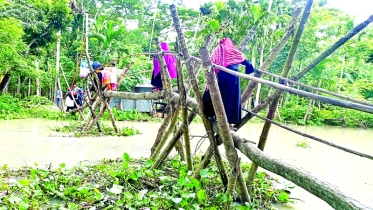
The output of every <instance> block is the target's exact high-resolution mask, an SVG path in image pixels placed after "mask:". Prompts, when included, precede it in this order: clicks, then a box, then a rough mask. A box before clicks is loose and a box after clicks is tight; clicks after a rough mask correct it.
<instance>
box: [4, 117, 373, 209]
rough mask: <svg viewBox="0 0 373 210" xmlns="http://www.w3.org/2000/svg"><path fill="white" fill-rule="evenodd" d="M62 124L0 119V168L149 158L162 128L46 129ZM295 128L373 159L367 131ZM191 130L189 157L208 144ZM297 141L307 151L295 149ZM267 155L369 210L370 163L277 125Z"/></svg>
mask: <svg viewBox="0 0 373 210" xmlns="http://www.w3.org/2000/svg"><path fill="white" fill-rule="evenodd" d="M61 124H62V123H61V122H57V121H47V120H38V119H31V120H30V119H27V120H11V121H4V120H0V165H4V164H8V165H9V167H11V168H15V167H20V166H24V165H33V164H34V163H38V164H39V165H45V164H50V163H52V165H55V166H57V165H58V164H60V163H66V165H67V166H70V167H71V166H73V165H75V164H78V163H79V162H80V161H89V162H91V161H96V160H101V159H103V158H118V157H122V155H123V152H127V153H128V154H130V156H131V157H149V155H150V148H151V147H152V145H153V142H154V139H155V137H156V135H157V132H158V129H159V127H160V125H161V124H160V123H150V122H147V123H144V122H141V123H136V122H117V125H118V126H119V127H124V126H129V127H134V128H137V129H139V130H140V132H141V133H142V134H141V135H135V136H132V137H84V138H74V137H69V135H66V134H60V133H55V132H53V131H51V130H50V129H49V127H54V126H57V125H58V126H60V125H61ZM65 124H66V123H65ZM262 127H263V125H262V124H248V125H246V126H245V127H244V128H243V129H241V130H239V132H238V133H239V134H240V135H241V136H243V137H245V138H246V139H249V140H252V141H255V142H257V141H258V139H259V136H260V132H261V129H262ZM294 128H295V129H297V130H299V131H301V132H305V133H308V134H311V135H315V136H317V137H320V138H322V139H325V140H328V141H331V142H333V143H336V144H339V145H341V146H344V147H347V148H350V149H354V150H357V151H360V152H363V153H366V154H371V155H372V154H373V130H371V129H370V130H369V129H352V128H341V127H303V126H300V127H294ZM190 131H191V135H194V136H196V137H195V138H193V139H192V148H193V151H192V153H195V152H196V153H197V154H201V153H203V152H204V151H205V150H206V149H207V147H208V141H207V140H206V141H205V142H203V143H202V142H201V138H200V137H199V136H203V135H205V131H204V128H203V126H202V124H197V125H195V124H193V125H192V126H191V129H190ZM63 135H64V136H66V137H63ZM299 142H302V144H306V145H307V146H308V147H307V148H303V147H298V146H297V144H299ZM219 149H220V151H221V153H222V155H223V157H224V148H223V147H222V146H221V147H220V148H219ZM265 153H266V154H268V155H271V156H272V157H275V158H278V159H281V160H283V161H285V162H287V163H289V164H292V165H295V166H298V167H302V168H303V169H305V170H307V171H309V172H310V173H312V174H313V175H314V176H316V177H318V178H320V179H322V180H325V181H327V182H329V183H331V184H333V185H335V186H338V187H339V189H340V190H342V191H345V192H346V193H347V194H348V195H350V196H352V197H354V198H355V199H357V200H359V201H361V202H362V203H364V204H365V205H368V206H370V207H372V208H373V179H372V174H373V162H372V161H371V160H368V159H365V158H361V157H358V156H356V155H352V154H349V153H346V152H343V151H340V150H337V149H335V148H332V147H329V146H326V145H323V144H321V143H318V142H315V141H312V140H310V139H305V138H304V137H302V136H298V135H296V134H293V133H291V132H289V131H286V130H283V129H281V128H278V127H276V126H273V127H272V128H271V131H270V134H269V138H268V142H267V146H266V148H265ZM173 154H175V152H174V151H173ZM241 157H242V160H243V161H249V160H248V158H246V157H245V156H243V155H241ZM259 170H263V169H259ZM269 174H271V175H272V176H274V177H276V178H278V179H279V181H280V182H281V183H289V182H288V181H286V180H284V179H283V178H281V177H279V176H277V175H275V174H273V173H270V172H269ZM290 197H293V198H299V199H301V200H303V201H304V202H302V201H299V200H295V204H290V205H288V206H287V207H282V206H277V208H279V209H302V210H311V209H312V210H314V209H322V210H324V209H325V210H328V209H332V208H331V207H330V206H329V205H328V204H326V203H325V202H324V201H322V200H321V199H319V198H317V197H315V196H313V195H311V194H310V193H308V192H307V191H305V190H303V189H302V188H300V187H296V188H295V189H293V190H292V191H291V196H290Z"/></svg>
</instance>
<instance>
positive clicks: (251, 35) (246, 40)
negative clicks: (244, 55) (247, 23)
mask: <svg viewBox="0 0 373 210" xmlns="http://www.w3.org/2000/svg"><path fill="white" fill-rule="evenodd" d="M256 28H257V27H256V25H254V26H253V27H252V28H251V29H250V31H249V33H247V34H246V36H245V38H244V39H243V40H242V42H241V43H240V45H238V51H241V52H242V51H243V50H244V49H245V47H246V45H247V43H249V42H250V41H251V40H252V39H253V38H254V34H255V32H256Z"/></svg>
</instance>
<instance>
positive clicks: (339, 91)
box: [338, 55, 346, 94]
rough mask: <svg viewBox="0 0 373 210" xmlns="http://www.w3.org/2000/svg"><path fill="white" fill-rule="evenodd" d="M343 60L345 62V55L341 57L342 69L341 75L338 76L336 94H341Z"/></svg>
mask: <svg viewBox="0 0 373 210" xmlns="http://www.w3.org/2000/svg"><path fill="white" fill-rule="evenodd" d="M345 60H346V55H343V56H342V68H341V74H340V76H339V85H338V94H339V93H341V87H342V77H343V70H344V68H345Z"/></svg>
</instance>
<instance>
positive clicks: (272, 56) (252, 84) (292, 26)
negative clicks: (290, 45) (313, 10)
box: [241, 8, 301, 105]
mask: <svg viewBox="0 0 373 210" xmlns="http://www.w3.org/2000/svg"><path fill="white" fill-rule="evenodd" d="M300 13H301V9H300V8H298V9H296V10H295V12H294V13H293V16H292V20H291V21H290V23H289V26H288V28H287V29H286V33H285V35H284V36H283V37H282V38H281V40H280V41H279V43H278V44H277V45H276V46H275V47H274V48H273V49H272V50H271V52H270V54H269V55H268V57H267V58H266V59H265V61H264V62H263V65H262V66H261V67H260V69H263V70H267V69H268V68H269V67H270V65H271V64H272V62H273V61H274V60H275V59H276V57H277V56H278V55H279V53H280V52H281V50H282V48H284V46H285V44H286V43H287V41H288V40H289V39H290V38H291V37H292V36H293V35H294V30H295V27H296V24H297V21H298V17H299V15H300ZM257 76H261V75H259V74H257ZM259 78H260V77H259ZM257 84H258V83H257V82H255V81H250V82H249V84H248V86H247V87H246V89H245V90H244V91H243V92H242V95H241V104H242V105H243V104H245V103H246V101H247V100H248V99H249V97H250V96H251V94H252V93H253V91H254V89H255V87H256V86H257Z"/></svg>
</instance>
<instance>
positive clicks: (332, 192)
mask: <svg viewBox="0 0 373 210" xmlns="http://www.w3.org/2000/svg"><path fill="white" fill-rule="evenodd" d="M213 127H214V130H215V131H218V125H217V123H214V124H213ZM230 134H231V135H232V138H233V140H234V144H235V146H236V148H237V149H238V150H239V151H240V152H241V153H242V154H244V155H245V156H246V157H248V158H249V159H250V160H251V161H253V162H255V163H256V164H258V165H259V166H260V167H262V168H264V169H266V170H268V171H271V172H273V173H276V174H278V175H280V176H282V177H284V178H285V179H287V180H289V181H291V182H293V183H294V184H296V185H298V186H299V187H301V188H303V189H305V190H307V191H308V192H310V193H311V194H313V195H315V196H317V197H318V198H320V199H322V200H324V201H325V202H326V203H328V204H329V205H330V206H332V207H333V208H335V209H345V210H353V209H361V210H363V209H372V208H369V207H367V206H364V204H361V203H360V202H359V201H357V200H355V199H354V198H352V197H350V196H348V195H346V193H345V192H342V191H340V190H339V189H338V188H337V187H335V186H333V185H331V184H330V183H328V182H326V181H323V180H321V179H318V178H316V177H314V176H313V175H312V174H311V173H309V172H307V171H305V170H304V169H302V168H299V167H296V166H292V165H290V164H288V163H286V162H283V161H282V160H279V159H276V158H273V157H270V156H268V155H266V154H265V153H264V152H263V151H261V150H260V149H258V147H256V146H255V145H252V144H249V143H247V142H246V141H245V140H244V139H242V138H241V137H240V136H239V135H238V134H237V133H236V132H233V131H231V132H230Z"/></svg>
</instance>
